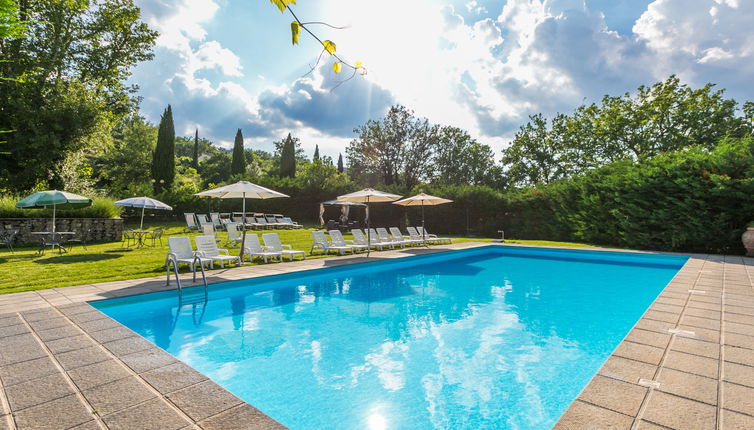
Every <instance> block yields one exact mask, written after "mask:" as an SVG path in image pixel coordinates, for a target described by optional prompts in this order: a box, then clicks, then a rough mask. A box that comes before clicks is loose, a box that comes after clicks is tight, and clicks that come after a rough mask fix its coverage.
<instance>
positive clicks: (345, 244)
mask: <svg viewBox="0 0 754 430" xmlns="http://www.w3.org/2000/svg"><path fill="white" fill-rule="evenodd" d="M423 228H424V227H408V228H407V229H406V230H407V231H408V235H403V233H401V231H400V229H398V227H390V229H389V231H388V229H385V228H372V229H369V230H368V232H367V231H366V230H365V231H362V230H360V229H358V228H355V229H352V230H351V234H352V235H353V240H345V239H344V238H343V235H342V233H341V232H340V231H339V230H330V231H329V232H328V234H329V236H330V239H329V240H328V239H327V237H326V236H325V233H324V232H322V231H313V232H312V238H313V239H314V244H313V245H312V248H311V251H310V253H311V254H314V251H315V250H317V249H321V250H322V252H323V253H325V254H328V253H330V251H337V252H338V254H340V255H344V254H345V253H346V252H349V251H350V252H351V253H352V254H354V253H356V252H363V251H366V250H367V249H369V248H373V249H378V250H383V249H385V248H388V249H395V248H396V247H401V248H405V247H407V246H418V245H424V244H425V243H451V240H450V238H448V237H437V236H436V235H434V234H429V233H427V231H426V230H422V229H423ZM422 231H423V233H424V234H423V235H422Z"/></svg>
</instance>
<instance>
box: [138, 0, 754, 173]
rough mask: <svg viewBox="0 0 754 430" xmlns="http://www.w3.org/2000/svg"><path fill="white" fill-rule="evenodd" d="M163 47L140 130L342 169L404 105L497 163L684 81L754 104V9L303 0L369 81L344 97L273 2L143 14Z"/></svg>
mask: <svg viewBox="0 0 754 430" xmlns="http://www.w3.org/2000/svg"><path fill="white" fill-rule="evenodd" d="M135 2H136V4H137V5H138V6H139V7H140V8H141V10H142V20H144V21H145V22H147V23H148V24H149V25H150V27H152V28H153V29H155V30H157V31H158V32H159V33H160V36H159V38H158V40H157V44H156V46H155V48H154V53H155V56H154V59H153V60H151V61H149V62H144V63H141V64H139V65H138V66H137V67H136V68H135V70H134V73H133V76H132V77H131V80H130V82H131V83H134V84H137V85H138V86H139V88H140V89H139V92H138V95H139V96H140V97H142V99H143V100H142V103H141V111H142V114H143V115H144V116H145V117H146V118H147V119H148V120H150V121H152V122H153V123H157V122H159V119H160V115H161V113H162V112H163V110H164V109H165V107H166V106H167V105H168V104H171V105H172V109H173V117H174V121H175V126H176V134H178V135H184V136H188V135H193V132H194V130H195V129H196V128H198V129H199V134H200V136H202V137H206V138H208V139H210V140H212V141H213V142H215V143H216V144H218V145H220V146H224V147H230V146H231V144H232V141H233V137H234V136H235V132H236V129H238V128H241V129H242V130H243V135H244V138H245V145H246V147H247V148H253V149H263V150H267V151H271V150H272V149H273V145H272V142H274V141H276V140H280V139H282V138H283V137H285V136H286V135H287V134H288V133H291V134H292V135H294V136H296V137H298V138H300V139H301V142H302V145H303V148H304V150H305V151H306V152H307V154H308V155H309V156H311V154H312V153H313V152H314V146H315V145H319V148H320V153H321V154H322V155H329V156H331V157H333V158H335V159H336V158H337V156H338V154H339V153H343V155H344V156H345V148H346V147H347V146H348V143H349V142H350V141H351V140H352V139H354V138H355V137H356V134H355V133H354V132H353V129H354V128H356V127H358V126H360V125H362V124H364V123H365V122H366V121H367V120H369V119H375V120H376V119H379V118H381V117H383V116H384V114H385V113H386V112H387V110H388V108H389V107H390V106H392V105H395V104H402V105H404V106H406V107H408V108H410V109H412V110H413V111H414V112H415V114H416V115H417V116H419V117H426V118H428V119H429V120H430V121H431V122H433V123H436V124H441V125H452V126H456V127H461V128H463V129H465V130H467V131H468V132H469V133H470V134H471V135H472V136H473V137H475V138H476V139H477V140H478V141H479V142H481V143H485V144H488V145H490V146H492V147H493V148H494V149H495V151H496V152H497V154H498V155H499V154H500V152H499V151H500V150H501V149H502V148H504V147H505V146H506V145H507V144H508V143H509V142H510V141H511V139H512V138H513V136H514V135H515V133H516V131H517V130H518V128H519V127H520V126H521V125H523V124H524V123H526V122H527V120H528V117H529V116H530V115H534V114H537V113H543V114H545V115H547V116H551V115H553V114H555V113H558V112H563V113H570V112H571V111H572V110H573V109H574V108H576V107H577V106H579V105H581V104H583V103H591V102H597V101H599V100H600V98H601V97H602V96H603V95H605V94H610V95H620V94H623V93H626V92H630V91H633V90H635V89H636V88H637V87H638V86H640V85H651V84H653V83H655V82H659V81H663V80H665V79H666V78H667V77H668V76H670V75H671V74H675V75H677V76H678V77H679V78H680V79H681V80H682V82H683V83H685V84H687V85H690V86H692V87H701V86H703V85H705V84H706V83H708V82H711V83H714V84H716V85H717V86H718V87H719V88H724V89H726V94H727V96H728V97H732V98H734V99H736V100H738V101H739V102H742V101H745V100H754V86H752V85H751V78H752V76H754V31H753V30H752V25H751V23H753V22H754V1H752V0H410V1H406V0H370V1H366V0H298V4H296V5H294V6H293V10H294V12H295V13H296V15H297V16H298V17H299V19H300V20H301V21H304V22H308V21H322V22H326V23H328V24H332V25H334V26H339V27H343V26H345V27H346V28H344V29H331V28H329V27H326V26H323V25H311V26H309V28H310V29H311V30H312V31H313V32H314V33H315V34H317V36H319V37H320V38H322V39H323V40H325V39H329V40H332V41H333V42H335V43H336V45H337V52H338V53H339V54H340V55H341V56H342V57H343V58H344V59H346V60H347V61H350V62H352V63H353V62H355V61H361V62H362V63H363V64H364V66H365V67H366V69H367V74H366V75H365V76H361V75H357V76H356V77H354V78H353V79H351V80H349V81H347V82H345V83H343V84H341V85H339V86H337V87H336V85H337V84H338V82H339V81H340V80H342V79H343V78H345V77H347V76H349V75H350V72H347V70H346V69H344V71H343V72H342V73H341V74H338V75H336V74H335V73H334V72H333V71H332V68H331V67H332V59H331V58H324V59H323V60H322V61H321V62H320V63H319V64H318V65H317V67H314V65H315V63H316V61H317V57H318V55H319V53H320V51H321V49H322V48H321V46H319V45H318V44H317V42H316V41H315V40H314V39H313V38H311V37H309V36H308V35H307V34H305V33H303V32H302V34H301V36H300V43H299V44H298V45H292V44H291V35H290V22H291V20H292V17H291V16H290V14H288V12H286V13H285V14H283V13H280V12H279V11H278V9H277V8H276V7H275V6H273V5H272V3H270V2H269V1H268V0H135Z"/></svg>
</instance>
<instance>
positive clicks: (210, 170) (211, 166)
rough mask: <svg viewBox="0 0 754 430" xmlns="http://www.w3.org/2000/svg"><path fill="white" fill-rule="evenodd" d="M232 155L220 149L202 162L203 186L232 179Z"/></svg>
mask: <svg viewBox="0 0 754 430" xmlns="http://www.w3.org/2000/svg"><path fill="white" fill-rule="evenodd" d="M231 162H232V161H231V156H230V154H229V153H227V152H222V151H218V152H216V153H214V154H212V155H210V156H209V158H207V159H206V160H204V161H202V162H201V164H200V166H199V167H200V168H201V172H202V186H203V187H208V186H210V185H217V184H222V183H224V182H227V181H228V180H229V179H230V165H231Z"/></svg>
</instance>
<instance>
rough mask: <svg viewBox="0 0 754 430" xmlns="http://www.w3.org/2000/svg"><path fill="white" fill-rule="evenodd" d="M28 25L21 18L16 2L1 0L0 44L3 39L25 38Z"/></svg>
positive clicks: (14, 0)
mask: <svg viewBox="0 0 754 430" xmlns="http://www.w3.org/2000/svg"><path fill="white" fill-rule="evenodd" d="M25 32H26V24H25V23H24V22H23V21H22V20H21V19H20V17H19V7H18V2H17V1H16V0H0V44H2V43H4V42H5V41H4V40H3V39H17V38H21V37H23V36H24V33H25Z"/></svg>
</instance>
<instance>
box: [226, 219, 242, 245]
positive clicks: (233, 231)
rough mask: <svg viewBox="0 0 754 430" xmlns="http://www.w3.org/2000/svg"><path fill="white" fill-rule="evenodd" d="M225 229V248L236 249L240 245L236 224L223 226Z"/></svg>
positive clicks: (239, 235)
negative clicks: (226, 234)
mask: <svg viewBox="0 0 754 430" xmlns="http://www.w3.org/2000/svg"><path fill="white" fill-rule="evenodd" d="M225 229H226V230H228V241H227V242H225V246H230V247H231V248H236V247H238V246H240V245H241V239H242V238H241V232H240V231H238V224H237V223H234V222H229V223H227V224H225Z"/></svg>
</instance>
